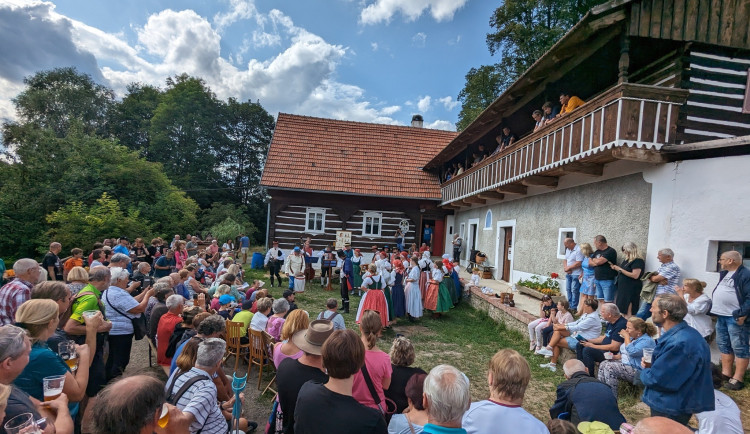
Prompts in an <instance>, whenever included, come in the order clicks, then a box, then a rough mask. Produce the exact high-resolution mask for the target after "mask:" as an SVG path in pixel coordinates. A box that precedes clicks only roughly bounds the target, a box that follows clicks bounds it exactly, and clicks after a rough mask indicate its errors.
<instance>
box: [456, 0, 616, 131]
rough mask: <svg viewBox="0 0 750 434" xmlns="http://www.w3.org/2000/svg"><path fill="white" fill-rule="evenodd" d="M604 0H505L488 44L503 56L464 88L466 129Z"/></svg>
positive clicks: (461, 119) (469, 77)
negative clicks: (590, 10) (589, 11)
mask: <svg viewBox="0 0 750 434" xmlns="http://www.w3.org/2000/svg"><path fill="white" fill-rule="evenodd" d="M601 3H603V1H602V0H505V1H504V2H503V4H502V5H501V6H500V7H498V8H497V9H495V11H494V12H493V14H492V16H491V17H490V21H489V23H490V27H492V28H493V29H494V31H493V32H492V33H488V34H487V48H488V49H489V51H490V54H492V55H493V56H494V55H496V54H497V55H499V57H500V59H499V61H498V62H497V63H495V64H492V65H483V66H480V67H478V68H472V69H471V70H470V71H469V73H468V74H466V83H465V85H464V88H463V89H462V90H461V92H460V93H459V94H458V98H457V99H458V101H460V102H461V112H460V113H459V115H458V122H457V123H456V128H457V129H458V130H459V131H462V130H463V129H465V128H466V127H468V126H469V124H471V122H472V121H473V120H474V119H476V117H477V116H479V114H480V113H481V112H482V110H484V109H485V108H487V107H488V106H489V105H490V103H492V101H494V100H495V99H496V98H497V97H498V96H500V94H501V93H502V92H503V91H504V90H505V89H507V88H508V86H510V85H511V84H512V83H513V82H514V81H515V80H516V79H517V78H518V77H519V76H520V75H521V74H522V73H523V72H524V71H525V70H526V69H528V68H529V67H530V66H531V65H532V64H533V63H534V62H535V61H536V60H537V59H538V58H540V57H541V56H542V55H543V54H544V53H545V52H546V51H547V50H548V49H549V48H550V47H552V45H554V43H555V42H557V40H559V39H560V38H561V37H562V36H563V35H564V34H565V33H566V32H567V31H568V30H570V29H571V28H572V27H573V26H574V25H575V24H576V23H577V22H578V21H579V20H580V19H581V18H582V17H583V15H584V14H585V13H586V12H587V11H588V10H589V9H591V8H592V7H594V6H596V5H598V4H601Z"/></svg>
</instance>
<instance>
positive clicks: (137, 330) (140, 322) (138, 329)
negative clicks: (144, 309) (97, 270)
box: [104, 291, 148, 341]
mask: <svg viewBox="0 0 750 434" xmlns="http://www.w3.org/2000/svg"><path fill="white" fill-rule="evenodd" d="M104 296H105V297H106V298H107V303H108V304H109V305H110V306H112V309H114V310H115V312H117V313H119V314H120V315H122V316H124V317H125V318H130V317H129V316H127V315H125V314H124V313H122V311H120V309H118V308H116V307H115V305H113V304H112V302H110V301H109V292H107V291H105V292H104ZM130 323H131V324H133V335H134V337H135V340H137V341H140V340H141V339H143V338H144V337H145V336H146V333H147V332H148V326H147V325H146V315H144V314H140V315H138V316H137V317H135V318H130Z"/></svg>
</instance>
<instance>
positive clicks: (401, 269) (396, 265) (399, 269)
mask: <svg viewBox="0 0 750 434" xmlns="http://www.w3.org/2000/svg"><path fill="white" fill-rule="evenodd" d="M392 264H393V268H395V269H396V272H397V273H403V272H404V263H403V262H401V260H400V259H394V260H393V262H392Z"/></svg>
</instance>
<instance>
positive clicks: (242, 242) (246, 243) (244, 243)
mask: <svg viewBox="0 0 750 434" xmlns="http://www.w3.org/2000/svg"><path fill="white" fill-rule="evenodd" d="M240 247H250V238H248V237H242V238H240Z"/></svg>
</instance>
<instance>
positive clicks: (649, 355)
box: [643, 348, 654, 368]
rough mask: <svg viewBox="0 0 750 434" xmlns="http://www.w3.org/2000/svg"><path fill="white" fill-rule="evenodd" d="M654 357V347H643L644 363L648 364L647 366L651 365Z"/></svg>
mask: <svg viewBox="0 0 750 434" xmlns="http://www.w3.org/2000/svg"><path fill="white" fill-rule="evenodd" d="M653 357H654V349H653V348H644V349H643V363H645V364H646V367H647V368H648V367H651V362H652V359H653Z"/></svg>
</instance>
